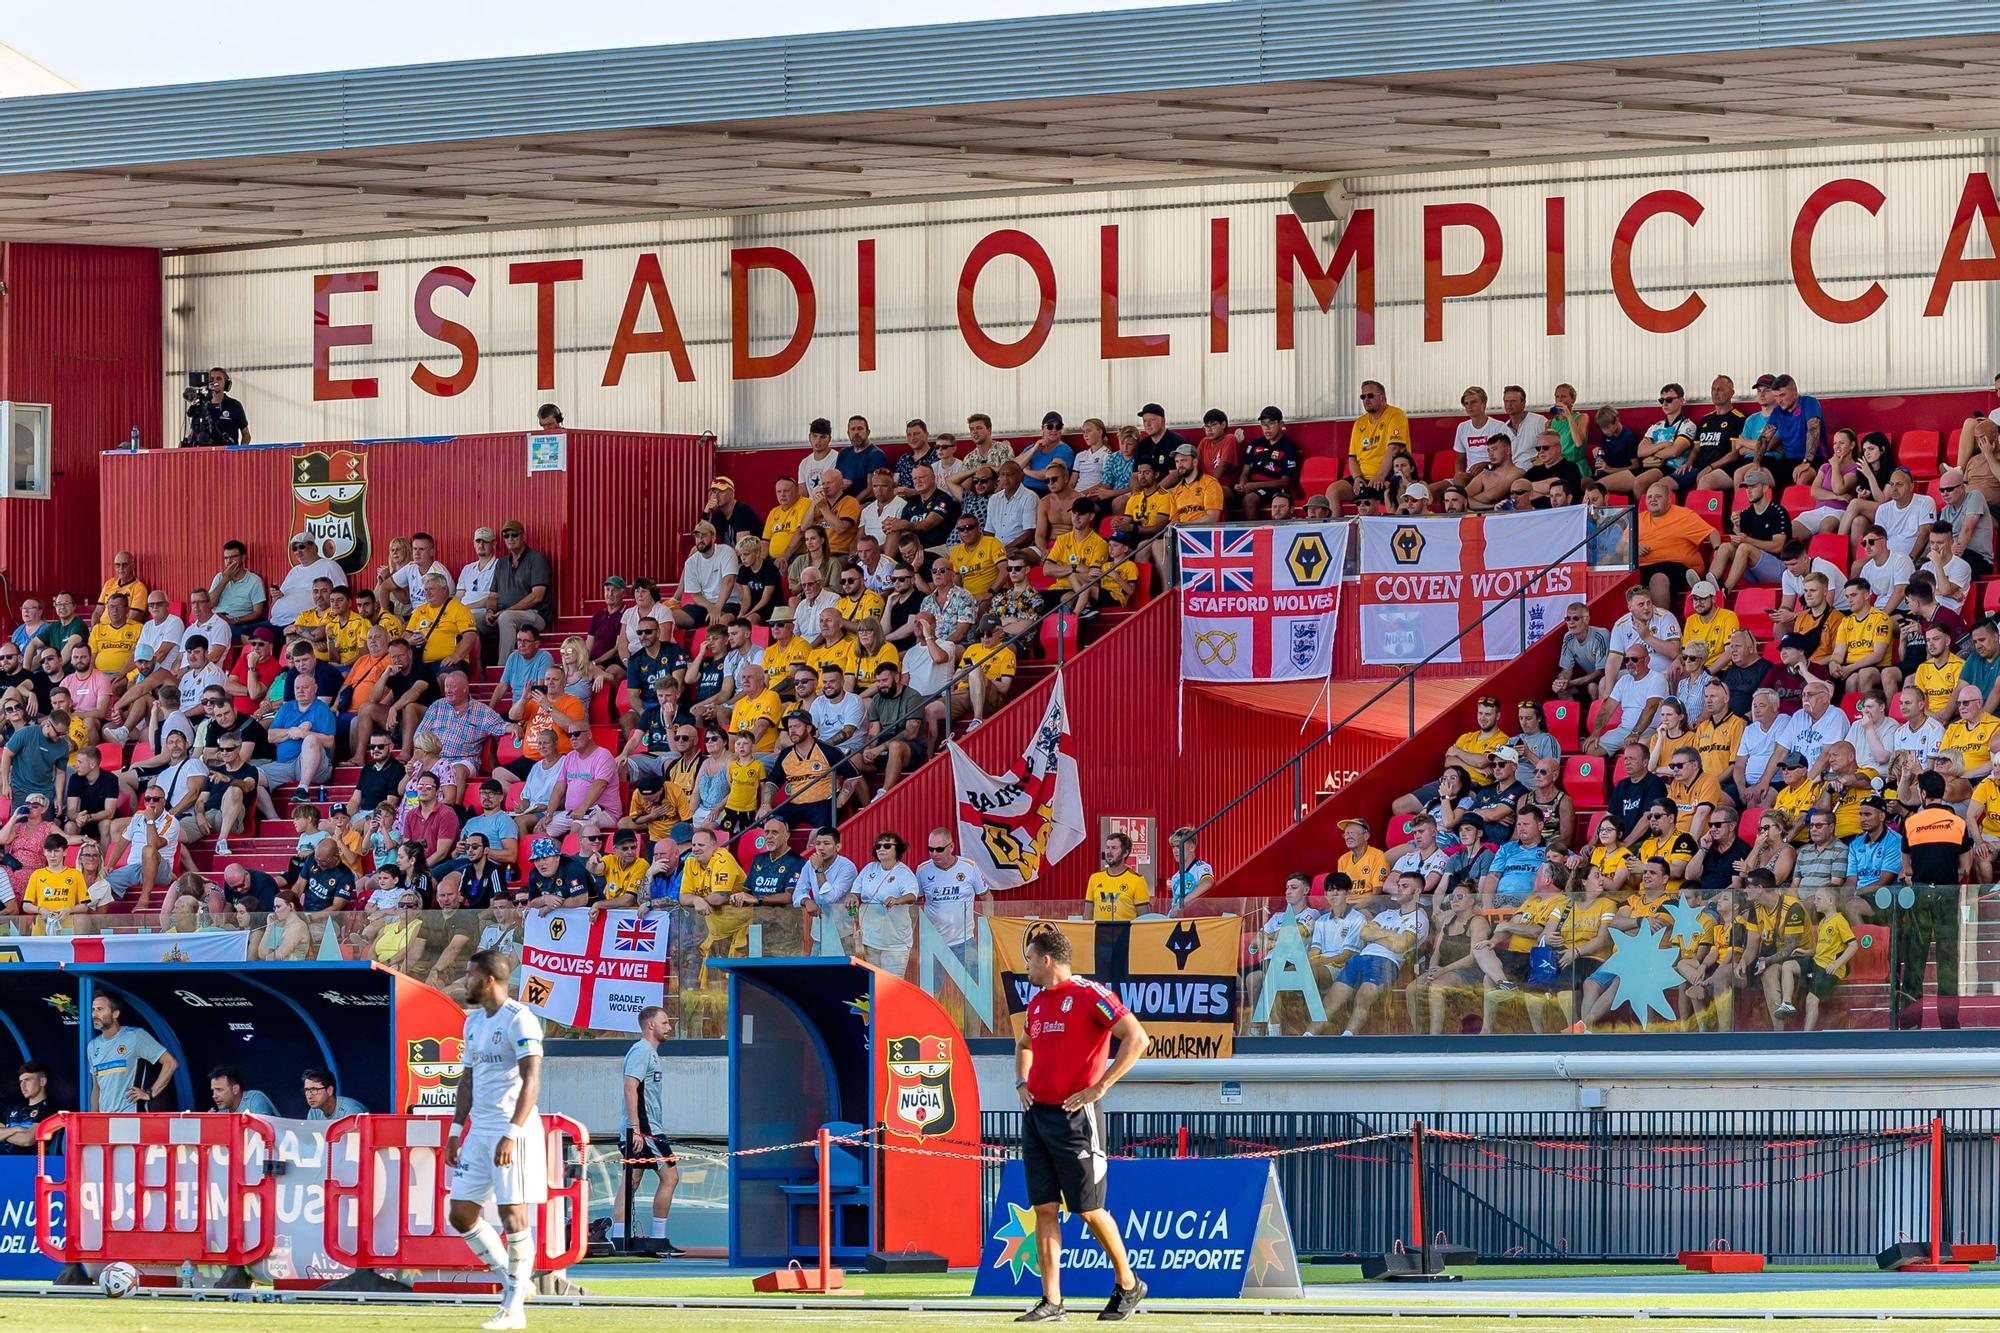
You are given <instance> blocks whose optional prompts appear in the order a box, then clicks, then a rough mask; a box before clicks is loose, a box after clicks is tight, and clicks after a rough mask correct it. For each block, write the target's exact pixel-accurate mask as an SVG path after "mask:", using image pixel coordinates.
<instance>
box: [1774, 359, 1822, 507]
mask: <svg viewBox="0 0 2000 1333" xmlns="http://www.w3.org/2000/svg"><path fill="white" fill-rule="evenodd" d="M1771 388H1772V390H1773V392H1775V393H1776V394H1777V396H1778V401H1777V403H1776V404H1775V405H1774V406H1773V407H1772V408H1771V410H1770V415H1769V424H1770V425H1773V426H1775V427H1777V429H1778V445H1779V447H1780V448H1782V449H1783V450H1784V452H1785V458H1786V459H1787V460H1788V461H1790V462H1793V463H1800V462H1806V461H1809V460H1811V459H1813V458H1815V457H1817V456H1818V454H1819V451H1820V444H1821V442H1822V441H1823V440H1824V439H1825V437H1826V413H1825V412H1823V411H1821V410H1820V405H1819V399H1817V398H1812V397H1808V396H1807V395H1805V394H1802V393H1800V392H1799V383H1798V381H1797V380H1795V379H1793V378H1792V377H1791V376H1790V375H1780V376H1778V377H1777V379H1775V380H1773V381H1772V382H1771ZM1780 480H1781V482H1783V481H1790V480H1797V478H1780Z"/></svg>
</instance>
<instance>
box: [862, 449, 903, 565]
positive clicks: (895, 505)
mask: <svg viewBox="0 0 2000 1333" xmlns="http://www.w3.org/2000/svg"><path fill="white" fill-rule="evenodd" d="M902 516H903V499H902V497H901V496H899V495H897V494H896V474H895V473H894V472H891V471H890V470H889V469H888V468H885V467H882V468H876V469H875V470H874V471H873V472H871V473H869V474H868V498H867V499H866V500H864V501H863V502H862V504H861V530H862V531H863V532H865V533H867V534H868V535H869V536H871V537H873V538H874V539H875V540H876V541H878V542H880V543H882V545H884V546H887V545H888V544H889V530H888V529H887V528H885V527H883V526H882V524H883V522H884V521H885V520H887V519H892V518H901V517H902Z"/></svg>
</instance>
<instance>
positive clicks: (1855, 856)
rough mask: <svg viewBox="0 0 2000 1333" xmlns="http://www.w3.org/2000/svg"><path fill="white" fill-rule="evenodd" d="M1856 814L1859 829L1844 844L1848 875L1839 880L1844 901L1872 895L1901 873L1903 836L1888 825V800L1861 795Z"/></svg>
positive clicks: (1900, 875) (1897, 877)
mask: <svg viewBox="0 0 2000 1333" xmlns="http://www.w3.org/2000/svg"><path fill="white" fill-rule="evenodd" d="M1926 776H1928V775H1926ZM1859 815H1860V819H1861V832H1860V834H1859V835H1858V836H1856V837H1855V839H1854V840H1853V841H1852V842H1850V843H1848V844H1847V877H1846V878H1845V879H1843V880H1842V881H1841V882H1840V897H1841V901H1843V902H1845V901H1847V900H1848V899H1850V898H1857V897H1860V898H1865V897H1868V896H1872V895H1873V894H1874V892H1875V891H1876V890H1877V889H1880V888H1882V887H1883V886H1885V885H1888V884H1893V883H1894V882H1895V881H1896V880H1898V879H1900V878H1901V877H1902V874H1903V837H1902V835H1901V834H1900V833H1898V832H1896V830H1894V829H1892V828H1890V827H1889V803H1888V802H1887V801H1885V800H1883V799H1882V798H1881V797H1880V796H1874V795H1871V796H1864V797H1862V798H1861V810H1860V812H1859Z"/></svg>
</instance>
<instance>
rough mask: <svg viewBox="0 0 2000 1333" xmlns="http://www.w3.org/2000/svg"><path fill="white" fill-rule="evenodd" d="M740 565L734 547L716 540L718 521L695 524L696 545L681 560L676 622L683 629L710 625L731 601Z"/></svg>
mask: <svg viewBox="0 0 2000 1333" xmlns="http://www.w3.org/2000/svg"><path fill="white" fill-rule="evenodd" d="M739 568H740V566H739V565H738V564H737V561H736V551H735V549H734V548H732V547H729V546H725V545H723V544H721V543H720V542H717V541H716V540H715V524H713V523H710V522H709V521H708V520H707V519H703V520H702V521H701V522H699V523H697V524H695V525H694V549H693V550H692V551H689V552H688V557H687V559H686V560H685V561H683V562H682V563H681V602H680V605H679V606H678V607H676V608H675V609H674V623H675V624H677V625H679V626H681V627H682V628H683V629H692V628H694V627H695V626H697V625H706V624H707V623H708V622H709V621H710V620H712V619H713V618H714V617H715V616H716V615H717V614H718V613H719V612H720V611H721V610H722V608H723V607H724V606H725V605H727V604H728V602H729V594H730V593H732V592H734V591H735V589H736V571H737V570H738V569H739Z"/></svg>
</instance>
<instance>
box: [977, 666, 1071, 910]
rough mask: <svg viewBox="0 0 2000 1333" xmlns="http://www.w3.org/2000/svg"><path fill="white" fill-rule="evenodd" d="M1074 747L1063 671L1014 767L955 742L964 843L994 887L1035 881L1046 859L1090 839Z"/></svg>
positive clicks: (1051, 861) (1054, 859) (1052, 861)
mask: <svg viewBox="0 0 2000 1333" xmlns="http://www.w3.org/2000/svg"><path fill="white" fill-rule="evenodd" d="M1070 746H1071V741H1070V733H1069V705H1068V704H1067V703H1066V702H1065V701H1064V698H1063V682H1062V676H1061V675H1060V674H1058V675H1057V676H1056V683H1055V688H1054V689H1053V690H1051V691H1050V692H1049V706H1048V707H1047V708H1046V709H1044V710H1043V712H1042V720H1041V722H1040V724H1038V725H1037V726H1036V727H1035V734H1034V735H1033V736H1032V737H1030V738H1029V740H1028V749H1027V753H1025V754H1023V755H1022V756H1021V762H1020V763H1019V764H1018V765H1016V766H1015V767H1014V768H1012V769H1010V770H1008V771H1007V772H1005V773H1002V774H1001V775H1000V776H998V777H994V776H993V775H992V774H990V773H988V772H987V771H986V770H985V769H983V768H981V767H980V766H979V765H978V764H976V763H974V762H973V761H972V757H971V756H970V755H968V754H966V753H965V751H963V750H961V749H960V748H959V747H958V746H957V745H956V744H953V745H952V747H951V783H952V789H953V790H954V791H955V792H957V794H958V845H959V847H960V849H961V850H962V851H963V852H964V854H965V856H966V857H967V858H968V859H969V860H971V861H972V863H973V864H974V865H977V866H978V867H979V873H980V875H982V876H983V877H984V878H985V880H986V883H987V886H988V887H990V888H995V889H1010V888H1015V887H1017V886H1019V885H1022V884H1032V883H1033V882H1034V881H1035V878H1036V876H1038V875H1040V874H1041V873H1042V867H1043V866H1044V865H1054V864H1055V863H1056V862H1058V861H1060V860H1062V859H1063V857H1064V856H1067V855H1068V854H1069V852H1070V851H1071V849H1073V848H1074V847H1075V846H1076V845H1077V844H1078V843H1080V842H1082V841H1083V838H1084V829H1083V789H1082V787H1081V786H1080V785H1079V782H1078V779H1077V769H1076V754H1075V752H1074V751H1073V750H1072V749H1071V748H1070Z"/></svg>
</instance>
